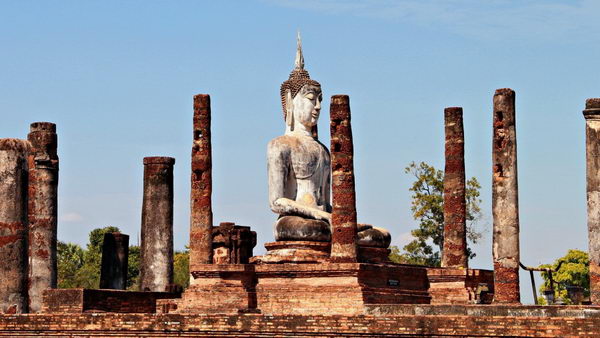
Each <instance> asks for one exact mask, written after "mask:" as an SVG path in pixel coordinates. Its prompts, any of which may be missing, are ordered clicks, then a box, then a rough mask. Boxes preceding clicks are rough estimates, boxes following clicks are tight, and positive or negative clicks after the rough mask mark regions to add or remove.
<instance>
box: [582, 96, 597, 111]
mask: <svg viewBox="0 0 600 338" xmlns="http://www.w3.org/2000/svg"><path fill="white" fill-rule="evenodd" d="M585 109H600V98H598V97H596V98H591V99H587V100H585Z"/></svg>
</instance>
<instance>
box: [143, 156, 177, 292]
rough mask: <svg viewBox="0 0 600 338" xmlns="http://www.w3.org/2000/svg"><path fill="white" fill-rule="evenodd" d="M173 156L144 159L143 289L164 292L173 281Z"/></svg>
mask: <svg viewBox="0 0 600 338" xmlns="http://www.w3.org/2000/svg"><path fill="white" fill-rule="evenodd" d="M173 165H175V159H174V158H172V157H145V158H144V200H143V202H142V246H141V267H140V290H142V291H157V292H164V291H165V290H166V289H167V286H168V285H169V284H172V283H173Z"/></svg>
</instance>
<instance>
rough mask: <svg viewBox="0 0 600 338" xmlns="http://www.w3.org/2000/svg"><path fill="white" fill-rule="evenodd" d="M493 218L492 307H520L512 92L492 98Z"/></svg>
mask: <svg viewBox="0 0 600 338" xmlns="http://www.w3.org/2000/svg"><path fill="white" fill-rule="evenodd" d="M493 114H494V127H493V142H492V148H493V151H492V166H493V169H492V215H493V219H494V225H493V227H494V229H493V232H494V236H493V237H494V238H493V244H492V251H493V259H494V285H495V293H494V303H519V302H520V301H521V298H520V293H519V198H518V197H519V194H518V183H517V135H516V128H515V92H514V91H513V90H512V89H508V88H503V89H498V90H496V93H495V94H494V111H493Z"/></svg>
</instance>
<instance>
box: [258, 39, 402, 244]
mask: <svg viewBox="0 0 600 338" xmlns="http://www.w3.org/2000/svg"><path fill="white" fill-rule="evenodd" d="M295 63H296V64H295V69H294V70H293V71H292V72H291V74H290V77H289V79H288V80H287V81H285V82H284V83H283V84H282V85H281V101H282V106H283V112H284V120H285V123H286V129H285V134H284V135H283V136H279V137H277V138H275V139H273V140H271V141H270V142H269V144H268V149H267V158H268V179H269V204H270V207H271V210H272V211H273V212H274V213H276V214H278V215H279V218H278V220H277V221H276V223H275V228H274V234H275V240H276V241H311V242H324V243H328V242H330V241H331V225H330V224H331V209H332V207H331V162H330V154H329V150H328V149H327V147H326V146H325V145H323V144H322V143H321V142H319V140H318V133H317V121H318V119H319V115H320V112H321V101H322V98H323V95H322V92H321V85H320V84H319V83H318V82H317V81H315V80H312V79H311V78H310V76H309V74H308V72H307V71H306V70H305V69H304V58H303V56H302V47H301V43H300V38H298V49H297V52H296V62H295ZM390 240H391V237H390V234H389V232H387V231H386V230H384V229H381V228H377V227H372V226H370V225H361V226H359V229H358V245H359V246H365V247H378V248H387V247H388V246H389V244H390Z"/></svg>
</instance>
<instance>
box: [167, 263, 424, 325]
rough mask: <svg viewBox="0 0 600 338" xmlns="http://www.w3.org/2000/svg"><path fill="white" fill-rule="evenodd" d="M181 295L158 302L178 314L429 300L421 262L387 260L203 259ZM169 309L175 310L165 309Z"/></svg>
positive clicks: (342, 308)
mask: <svg viewBox="0 0 600 338" xmlns="http://www.w3.org/2000/svg"><path fill="white" fill-rule="evenodd" d="M192 275H193V276H194V279H193V281H192V283H191V285H190V287H189V288H188V289H187V290H186V292H185V293H184V294H183V296H182V299H181V300H176V301H174V302H173V301H159V302H158V304H159V307H164V306H163V305H165V304H166V303H169V304H170V305H169V306H168V307H166V308H168V309H173V308H174V306H177V309H176V310H174V311H175V312H177V313H190V312H191V313H229V314H234V313H238V312H240V311H241V312H247V311H254V312H257V311H260V312H261V313H263V314H339V315H355V314H362V313H364V306H365V305H366V304H383V303H385V304H428V303H429V302H430V297H429V295H428V289H429V284H428V280H427V271H426V269H425V268H423V267H417V266H410V265H391V264H364V263H325V264H264V265H251V264H221V265H219V264H206V265H196V266H193V267H192ZM169 311H173V310H169Z"/></svg>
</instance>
